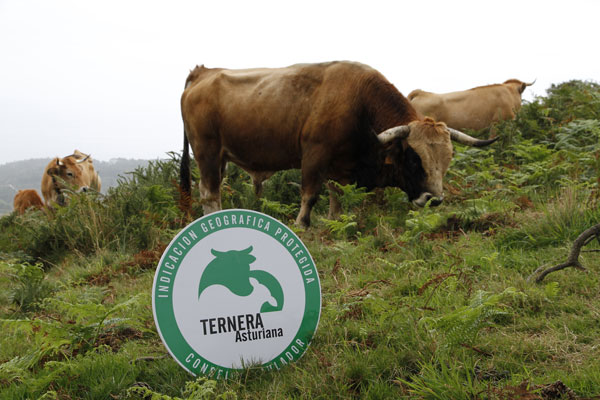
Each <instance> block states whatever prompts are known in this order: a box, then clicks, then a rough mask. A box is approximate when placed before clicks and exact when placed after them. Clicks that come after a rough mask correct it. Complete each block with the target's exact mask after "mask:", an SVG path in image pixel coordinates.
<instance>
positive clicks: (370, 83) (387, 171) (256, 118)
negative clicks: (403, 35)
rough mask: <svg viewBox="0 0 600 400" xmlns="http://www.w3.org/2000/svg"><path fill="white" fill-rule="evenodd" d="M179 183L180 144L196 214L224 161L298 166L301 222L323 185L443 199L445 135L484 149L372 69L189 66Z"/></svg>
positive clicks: (216, 187)
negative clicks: (195, 184) (196, 193)
mask: <svg viewBox="0 0 600 400" xmlns="http://www.w3.org/2000/svg"><path fill="white" fill-rule="evenodd" d="M181 112H182V117H183V124H184V131H185V132H184V153H183V156H182V163H181V178H182V179H181V188H182V190H183V192H184V194H187V195H189V193H190V189H191V188H190V173H189V150H188V141H189V145H191V147H192V150H193V152H194V157H195V159H196V162H197V163H198V167H199V169H200V175H201V176H200V180H201V181H200V194H201V197H202V201H203V209H204V213H205V214H207V213H210V212H214V211H217V210H220V209H221V195H220V184H221V180H222V178H223V173H224V168H225V164H226V163H227V162H228V161H231V162H234V163H235V164H237V165H238V166H240V167H241V168H243V169H244V170H246V171H250V172H251V173H252V174H258V173H268V172H273V171H279V170H284V169H291V168H300V169H301V173H302V198H301V207H300V212H299V214H298V217H297V219H296V223H297V224H298V225H301V226H308V225H309V224H310V211H311V209H312V207H313V205H314V204H315V202H316V201H317V198H318V192H319V190H320V188H321V186H322V184H323V182H325V181H327V180H329V179H331V180H334V181H337V182H339V183H341V184H348V183H357V184H358V186H361V187H367V188H368V189H372V188H375V187H385V186H395V187H400V188H401V189H402V190H404V191H405V192H406V193H407V194H408V197H409V200H411V201H412V202H413V203H414V204H416V205H418V206H424V205H425V204H426V203H427V201H428V200H430V199H432V204H433V205H437V204H439V203H441V202H442V199H443V191H442V179H443V177H444V175H445V173H446V170H447V169H448V166H449V165H450V160H451V158H452V143H451V140H457V141H459V142H461V143H464V144H467V145H471V146H485V145H487V144H490V143H492V142H493V141H494V140H495V139H492V140H477V139H474V138H472V137H470V136H468V135H465V134H464V133H461V132H459V131H455V130H452V129H447V128H446V126H445V125H444V124H441V123H435V122H434V121H433V120H431V119H427V120H420V119H419V117H418V114H417V112H416V111H415V109H414V108H413V107H412V106H411V105H410V102H409V101H408V100H407V99H406V98H405V97H404V96H403V95H402V94H401V93H400V92H399V91H398V90H397V89H396V88H395V87H394V86H393V85H392V84H391V83H390V82H388V81H387V80H386V79H385V78H384V77H383V75H381V74H380V73H379V72H377V71H376V70H374V69H373V68H370V67H368V66H366V65H362V64H358V63H352V62H331V63H323V64H298V65H292V66H290V67H286V68H276V69H266V68H259V69H246V70H228V69H222V68H216V69H209V68H205V67H204V66H200V67H196V68H195V69H194V70H193V71H191V72H190V74H189V76H188V78H187V80H186V84H185V90H184V92H183V95H182V97H181Z"/></svg>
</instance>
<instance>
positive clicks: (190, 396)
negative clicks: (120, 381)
mask: <svg viewBox="0 0 600 400" xmlns="http://www.w3.org/2000/svg"><path fill="white" fill-rule="evenodd" d="M216 388H217V382H216V381H214V380H211V379H208V378H206V377H203V376H201V377H199V378H198V379H196V380H195V381H188V382H186V383H185V389H184V390H183V396H184V397H183V398H181V397H171V396H168V395H165V394H161V393H157V392H155V391H153V390H151V389H150V388H148V387H146V386H142V385H138V386H134V387H131V388H129V389H127V393H126V396H127V397H125V398H126V399H152V400H236V399H237V395H236V394H235V393H234V392H232V391H230V390H228V391H226V392H223V393H221V394H218V393H216Z"/></svg>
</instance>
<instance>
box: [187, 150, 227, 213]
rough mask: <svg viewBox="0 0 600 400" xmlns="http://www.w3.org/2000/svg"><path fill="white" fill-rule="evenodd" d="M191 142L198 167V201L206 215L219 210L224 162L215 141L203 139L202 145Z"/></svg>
mask: <svg viewBox="0 0 600 400" xmlns="http://www.w3.org/2000/svg"><path fill="white" fill-rule="evenodd" d="M191 144H192V149H193V150H194V157H195V158H196V162H197V163H198V168H199V169H200V184H199V189H200V201H201V203H202V209H203V211H204V215H207V214H210V213H213V212H215V211H219V210H221V180H222V179H223V169H224V168H223V166H224V165H225V163H224V162H222V160H221V157H220V148H219V146H218V145H216V143H213V142H212V141H205V142H204V143H202V146H194V144H197V143H193V142H191ZM196 147H199V148H196Z"/></svg>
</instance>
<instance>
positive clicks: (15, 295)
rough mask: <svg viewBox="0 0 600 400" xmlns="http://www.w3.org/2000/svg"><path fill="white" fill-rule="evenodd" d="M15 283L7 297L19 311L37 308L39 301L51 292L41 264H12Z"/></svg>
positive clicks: (51, 288) (50, 286)
mask: <svg viewBox="0 0 600 400" xmlns="http://www.w3.org/2000/svg"><path fill="white" fill-rule="evenodd" d="M12 266H13V268H14V270H15V273H14V274H13V277H14V279H15V280H16V284H15V285H14V287H13V289H12V290H11V293H10V296H9V298H10V299H11V300H12V302H13V303H14V304H16V305H17V306H19V308H20V309H21V311H24V312H28V311H35V310H37V309H39V302H40V301H42V300H43V299H45V298H46V297H47V296H49V295H50V293H52V290H53V287H52V285H51V284H50V283H49V282H48V281H47V280H46V279H45V276H44V270H43V269H42V265H41V264H39V263H38V264H28V263H23V264H13V265H12Z"/></svg>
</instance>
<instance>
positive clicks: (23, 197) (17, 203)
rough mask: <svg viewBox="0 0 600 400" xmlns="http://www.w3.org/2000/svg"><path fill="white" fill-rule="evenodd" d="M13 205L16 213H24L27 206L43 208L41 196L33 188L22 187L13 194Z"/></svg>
mask: <svg viewBox="0 0 600 400" xmlns="http://www.w3.org/2000/svg"><path fill="white" fill-rule="evenodd" d="M13 206H14V209H15V211H16V212H17V213H18V214H24V213H25V211H26V210H28V209H29V208H34V209H38V210H41V209H43V208H44V203H42V198H41V197H40V195H39V194H38V193H37V192H36V191H35V190H34V189H23V190H19V191H18V192H17V194H16V195H15V199H14V200H13Z"/></svg>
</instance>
